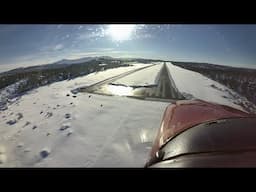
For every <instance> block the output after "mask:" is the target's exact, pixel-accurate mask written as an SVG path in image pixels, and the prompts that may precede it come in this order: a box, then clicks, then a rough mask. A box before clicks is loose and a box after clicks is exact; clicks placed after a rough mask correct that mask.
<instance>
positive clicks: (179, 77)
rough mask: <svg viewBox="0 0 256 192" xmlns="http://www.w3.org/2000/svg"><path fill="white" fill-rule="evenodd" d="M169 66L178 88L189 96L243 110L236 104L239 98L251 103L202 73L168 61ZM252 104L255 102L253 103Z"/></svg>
mask: <svg viewBox="0 0 256 192" xmlns="http://www.w3.org/2000/svg"><path fill="white" fill-rule="evenodd" d="M167 67H168V69H169V71H170V73H171V75H172V78H173V80H174V82H175V84H176V87H177V88H178V90H179V91H180V92H181V93H182V94H184V95H186V96H187V97H188V98H189V97H190V96H191V97H193V98H197V99H202V100H205V101H209V102H216V103H219V104H222V105H227V106H231V107H234V108H237V109H240V110H243V111H244V109H243V107H241V106H240V105H238V104H236V103H237V100H241V102H247V103H250V102H249V101H248V100H247V99H246V98H245V97H242V96H241V95H239V94H237V93H236V92H234V91H232V90H231V89H229V88H227V87H226V86H224V85H222V84H220V83H218V82H216V81H213V80H211V79H209V78H207V77H205V76H203V75H201V74H200V73H197V72H194V71H190V70H187V69H184V68H181V67H178V66H175V65H173V64H171V63H167ZM251 105H253V104H252V103H251Z"/></svg>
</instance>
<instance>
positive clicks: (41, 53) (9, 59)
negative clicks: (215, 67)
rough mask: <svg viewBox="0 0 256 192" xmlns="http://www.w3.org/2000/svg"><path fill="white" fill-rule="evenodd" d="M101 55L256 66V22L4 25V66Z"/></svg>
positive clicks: (0, 58) (0, 33) (0, 34)
mask: <svg viewBox="0 0 256 192" xmlns="http://www.w3.org/2000/svg"><path fill="white" fill-rule="evenodd" d="M96 55H108V56H113V57H144V58H152V59H154V58H159V59H168V60H181V61H198V62H209V63H216V64H221V65H232V66H244V67H250V66H252V67H254V68H256V25H182V24H179V25H122V26H119V25H80V24H79V25H0V67H1V65H2V66H3V65H11V64H17V65H35V64H45V63H51V62H55V61H58V60H61V59H75V58H81V57H86V56H96Z"/></svg>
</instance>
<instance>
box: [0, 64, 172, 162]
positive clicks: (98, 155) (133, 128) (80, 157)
mask: <svg viewBox="0 0 256 192" xmlns="http://www.w3.org/2000/svg"><path fill="white" fill-rule="evenodd" d="M142 66H145V65H143V64H138V65H137V66H134V67H123V68H117V69H110V70H106V71H102V72H98V73H93V74H90V75H88V76H84V77H81V78H76V79H73V80H70V81H62V82H57V83H54V84H51V85H49V86H44V87H40V88H38V89H36V90H34V91H31V92H30V93H28V94H26V95H24V96H22V97H21V99H20V100H18V101H16V102H15V103H13V104H12V105H10V106H9V107H8V110H5V111H1V112H0V115H1V118H0V166H7V167H14V166H18V167H24V166H25V167H40V166H42V167H63V166H65V167H74V166H75V167H143V165H144V164H145V162H146V160H147V158H148V154H149V151H150V148H151V146H152V142H153V140H154V137H155V134H156V131H157V129H158V127H159V124H160V121H161V118H162V113H163V111H164V109H165V107H166V106H167V105H168V103H162V102H152V101H142V100H136V99H131V98H125V97H118V96H101V95H95V94H88V93H78V94H76V95H73V94H72V93H71V92H70V90H71V89H73V88H76V87H77V86H84V85H90V84H93V83H95V82H97V81H99V80H103V79H104V78H109V77H111V76H115V75H118V74H121V73H123V72H127V70H132V69H134V68H139V67H142Z"/></svg>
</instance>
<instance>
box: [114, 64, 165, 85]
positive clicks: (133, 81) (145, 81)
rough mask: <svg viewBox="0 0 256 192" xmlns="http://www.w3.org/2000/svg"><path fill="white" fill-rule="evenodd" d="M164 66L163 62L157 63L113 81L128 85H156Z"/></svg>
mask: <svg viewBox="0 0 256 192" xmlns="http://www.w3.org/2000/svg"><path fill="white" fill-rule="evenodd" d="M162 67H163V63H156V65H154V66H152V67H149V68H146V69H145V70H142V71H137V72H136V73H132V74H130V75H127V76H125V77H123V78H120V79H118V80H116V81H114V82H113V83H115V84H122V85H127V86H147V85H155V84H157V82H158V75H159V72H160V70H161V68H162Z"/></svg>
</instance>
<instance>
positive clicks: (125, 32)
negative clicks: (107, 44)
mask: <svg viewBox="0 0 256 192" xmlns="http://www.w3.org/2000/svg"><path fill="white" fill-rule="evenodd" d="M134 30H135V25H131V24H115V25H109V27H108V29H107V34H108V35H110V36H111V38H112V39H113V40H114V41H127V40H130V39H131V38H132V34H133V32H134Z"/></svg>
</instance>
